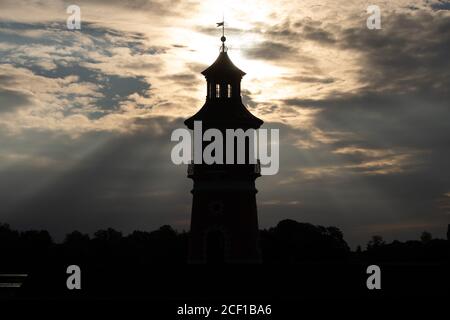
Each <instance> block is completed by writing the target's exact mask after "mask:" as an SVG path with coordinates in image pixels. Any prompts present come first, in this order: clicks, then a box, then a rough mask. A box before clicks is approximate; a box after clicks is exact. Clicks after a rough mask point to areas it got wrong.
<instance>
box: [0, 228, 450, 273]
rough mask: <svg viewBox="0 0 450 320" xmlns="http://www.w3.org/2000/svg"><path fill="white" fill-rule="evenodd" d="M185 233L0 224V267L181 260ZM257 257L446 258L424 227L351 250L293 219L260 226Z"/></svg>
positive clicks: (334, 236) (446, 245) (449, 250)
mask: <svg viewBox="0 0 450 320" xmlns="http://www.w3.org/2000/svg"><path fill="white" fill-rule="evenodd" d="M188 239H189V234H188V232H177V231H175V230H174V229H173V228H172V227H170V226H168V225H165V226H162V227H161V228H159V229H158V230H155V231H152V232H147V231H134V232H132V233H130V234H129V235H126V236H124V235H123V234H122V233H121V232H119V231H117V230H114V229H112V228H108V229H104V230H99V231H97V232H95V233H94V235H93V236H92V237H90V236H89V235H88V234H84V233H81V232H79V231H73V232H71V233H69V234H67V235H66V237H65V239H64V241H63V242H62V243H55V242H54V241H53V239H52V237H51V236H50V234H49V232H48V231H45V230H28V231H20V232H19V231H17V230H12V229H11V228H10V226H9V225H8V224H1V223H0V252H1V257H0V271H1V269H5V268H6V269H9V268H29V267H32V266H36V265H39V264H42V263H46V264H49V263H51V262H52V261H57V262H61V263H66V262H67V263H69V262H71V263H74V262H77V263H89V264H94V265H95V264H97V263H98V264H107V263H114V264H115V263H124V262H126V263H128V264H140V265H151V264H184V263H187V253H188ZM260 250H261V255H262V262H263V263H267V264H271V263H287V264H295V263H303V262H321V261H322V262H323V261H333V262H351V261H359V262H363V261H370V260H376V261H381V262H383V261H386V262H411V263H417V262H430V261H438V262H440V261H445V262H449V261H450V241H449V240H448V239H447V240H444V239H433V238H432V236H431V234H430V233H428V232H424V233H423V234H422V236H421V237H420V240H411V241H406V242H400V241H397V240H395V241H393V242H391V243H386V242H385V241H384V240H383V238H382V237H381V236H376V235H375V236H373V237H372V239H371V240H370V241H369V242H368V243H367V246H366V248H365V249H364V250H363V249H362V248H361V247H360V246H358V248H357V249H356V250H355V251H351V250H350V248H349V246H348V245H347V243H346V241H345V240H344V235H343V233H342V232H341V230H340V229H339V228H336V227H323V226H315V225H312V224H309V223H300V222H296V221H294V220H283V221H281V222H279V223H278V225H277V226H275V227H272V228H269V229H265V230H261V231H260Z"/></svg>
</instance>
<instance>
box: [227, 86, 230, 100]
mask: <svg viewBox="0 0 450 320" xmlns="http://www.w3.org/2000/svg"><path fill="white" fill-rule="evenodd" d="M227 97H228V98H231V84H228V85H227Z"/></svg>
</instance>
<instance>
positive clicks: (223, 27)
mask: <svg viewBox="0 0 450 320" xmlns="http://www.w3.org/2000/svg"><path fill="white" fill-rule="evenodd" d="M216 24H217V27H222V38H220V40H221V41H222V46H221V47H220V49H221V51H222V52H225V51H226V47H225V41H226V40H227V38H226V37H225V15H223V16H222V22H217V23H216Z"/></svg>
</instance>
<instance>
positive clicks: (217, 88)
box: [216, 84, 220, 98]
mask: <svg viewBox="0 0 450 320" xmlns="http://www.w3.org/2000/svg"><path fill="white" fill-rule="evenodd" d="M216 98H220V84H216Z"/></svg>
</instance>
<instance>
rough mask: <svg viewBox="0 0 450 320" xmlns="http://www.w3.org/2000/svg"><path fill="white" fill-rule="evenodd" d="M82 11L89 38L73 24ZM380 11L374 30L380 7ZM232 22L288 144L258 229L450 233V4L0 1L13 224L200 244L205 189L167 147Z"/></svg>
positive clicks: (201, 89)
mask: <svg viewBox="0 0 450 320" xmlns="http://www.w3.org/2000/svg"><path fill="white" fill-rule="evenodd" d="M70 4H77V5H79V6H80V8H81V18H82V20H81V30H78V31H72V30H68V29H67V27H66V19H67V17H68V16H69V14H67V13H66V8H67V6H68V5H70ZM371 4H376V5H378V6H379V7H380V8H381V19H382V20H381V27H382V28H381V30H369V29H368V28H367V26H366V19H367V17H368V16H369V15H368V14H367V12H366V10H367V7H368V6H369V5H371ZM223 13H224V14H225V20H226V25H227V29H228V31H227V38H228V41H227V44H228V46H229V48H230V49H229V55H230V57H231V59H232V60H233V62H234V63H235V64H236V65H237V66H238V67H239V68H241V69H242V70H244V71H245V72H247V75H246V76H245V78H244V80H243V83H242V88H243V98H244V101H245V103H246V105H247V106H248V108H249V109H250V110H251V112H252V113H253V114H255V115H256V116H258V117H259V118H261V119H263V120H264V121H265V125H264V127H266V128H278V129H280V139H281V141H280V153H281V155H280V157H281V163H280V172H279V173H278V174H277V175H276V176H264V177H262V178H260V179H258V181H257V187H258V189H259V193H258V195H257V199H258V210H259V219H260V226H261V227H263V228H266V227H271V226H274V225H275V224H276V223H277V222H278V221H280V220H282V219H286V218H290V219H295V220H297V221H301V222H310V223H313V224H322V225H325V226H329V225H334V226H337V227H339V228H341V229H342V230H343V232H344V235H345V238H346V240H347V241H348V242H349V243H350V244H351V245H352V246H355V245H356V244H365V243H366V242H367V240H368V239H369V238H370V236H371V235H374V234H380V235H382V236H384V238H385V239H386V240H388V241H391V240H394V239H399V240H405V239H417V238H418V237H419V235H420V233H421V232H422V231H424V230H427V231H430V232H431V233H432V234H433V235H434V236H436V237H444V234H445V231H446V228H447V224H448V223H450V173H449V163H450V122H449V121H450V102H449V101H450V100H449V97H450V94H449V88H450V59H449V57H450V2H449V1H438V0H416V1H406V0H390V1H372V2H371V1H357V0H345V1H344V0H342V1H324V0H317V1H312V0H302V1H292V0H290V1H284V0H265V1H263V0H259V1H258V0H244V1H243V0H239V1H229V0H228V1H212V0H208V1H200V0H199V1H197V0H185V1H181V0H178V1H162V0H136V1H131V0H129V1H124V0H112V1H100V0H96V1H92V0H91V1H87V0H86V1H70V2H67V1H59V0H53V1H31V0H30V1H23V0H2V1H1V2H0V222H7V223H9V224H11V226H12V227H14V228H18V229H29V228H44V229H48V230H49V231H50V232H51V233H52V234H53V235H54V236H55V237H56V238H57V239H61V238H62V236H63V235H64V234H65V233H67V232H69V231H72V230H74V229H78V230H81V231H84V232H93V231H95V230H97V229H99V228H106V227H114V228H116V229H118V230H121V231H123V232H125V233H127V232H130V231H132V230H135V229H140V230H153V229H155V228H158V227H159V226H161V225H163V224H170V225H172V226H174V227H175V228H177V229H178V230H183V229H185V230H187V229H189V219H190V206H191V194H190V192H189V191H190V190H191V188H192V181H191V180H189V179H187V177H186V168H185V167H184V166H175V165H173V164H172V162H171V160H170V151H171V148H172V146H173V143H171V142H170V134H171V132H172V131H173V130H174V129H176V128H180V127H183V123H182V121H183V120H184V119H185V118H187V117H188V116H190V115H192V114H194V113H195V112H196V111H197V110H198V109H199V108H200V107H201V106H202V103H203V101H204V99H205V93H206V89H205V83H204V79H203V77H202V76H201V74H200V72H201V71H202V70H203V69H204V68H205V67H207V66H208V65H210V64H211V63H212V62H213V61H214V60H215V58H216V57H217V55H218V52H219V46H220V41H219V38H220V35H221V34H220V29H217V28H215V23H216V22H218V21H220V20H221V19H222V14H223Z"/></svg>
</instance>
